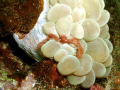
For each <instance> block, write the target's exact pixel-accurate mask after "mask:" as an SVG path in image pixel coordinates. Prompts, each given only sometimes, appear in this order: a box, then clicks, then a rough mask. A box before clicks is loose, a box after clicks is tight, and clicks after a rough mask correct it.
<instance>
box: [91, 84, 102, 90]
mask: <svg viewBox="0 0 120 90" xmlns="http://www.w3.org/2000/svg"><path fill="white" fill-rule="evenodd" d="M90 90H104V89H103V87H102V86H101V85H99V84H96V85H93V86H91V88H90Z"/></svg>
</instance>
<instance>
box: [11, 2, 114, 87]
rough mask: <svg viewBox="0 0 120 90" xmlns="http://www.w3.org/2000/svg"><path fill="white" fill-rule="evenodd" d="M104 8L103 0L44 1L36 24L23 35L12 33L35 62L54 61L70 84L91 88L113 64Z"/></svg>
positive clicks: (107, 13) (107, 17) (107, 72)
mask: <svg viewBox="0 0 120 90" xmlns="http://www.w3.org/2000/svg"><path fill="white" fill-rule="evenodd" d="M104 7H105V4H104V0H91V1H89V0H71V1H69V0H58V1H57V0H55V1H53V0H50V2H49V1H48V0H44V9H43V11H42V12H41V14H40V16H39V18H38V20H37V22H36V24H35V26H34V27H33V28H32V29H31V31H30V32H29V33H28V34H26V35H25V36H24V37H23V38H20V37H19V35H17V33H14V35H13V36H14V39H15V40H16V42H17V43H18V45H19V47H20V48H22V49H23V50H24V51H25V52H26V53H27V54H28V55H29V56H30V57H32V58H33V59H35V60H36V61H38V62H39V61H42V60H44V58H49V59H51V60H55V61H56V63H57V70H58V72H59V73H60V74H61V75H64V76H67V77H68V78H67V79H68V81H69V83H70V84H72V85H79V84H81V86H82V87H84V88H90V87H91V86H92V85H93V84H94V83H95V79H96V78H103V77H106V76H107V75H108V74H109V72H110V69H109V70H107V68H109V67H110V66H111V64H112V56H111V55H110V53H111V52H112V50H113V46H112V44H111V43H110V41H109V37H110V35H109V32H108V29H109V28H108V25H107V22H108V20H109V18H110V14H109V12H108V11H107V10H105V9H104ZM104 32H105V33H104ZM77 80H79V81H77Z"/></svg>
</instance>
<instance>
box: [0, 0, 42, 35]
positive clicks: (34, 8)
mask: <svg viewBox="0 0 120 90" xmlns="http://www.w3.org/2000/svg"><path fill="white" fill-rule="evenodd" d="M43 5H44V0H2V1H1V0H0V36H3V37H4V36H5V35H7V34H9V33H15V32H23V33H28V32H29V31H30V30H31V29H32V28H33V27H34V25H35V24H36V22H37V19H38V17H39V15H40V13H41V12H42V11H43Z"/></svg>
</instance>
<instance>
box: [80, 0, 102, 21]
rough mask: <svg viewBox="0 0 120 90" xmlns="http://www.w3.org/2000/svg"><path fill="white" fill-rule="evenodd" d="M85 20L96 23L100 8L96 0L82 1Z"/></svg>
mask: <svg viewBox="0 0 120 90" xmlns="http://www.w3.org/2000/svg"><path fill="white" fill-rule="evenodd" d="M82 6H83V7H84V8H85V11H86V16H87V18H91V19H94V20H95V21H97V20H98V19H99V18H100V16H101V6H100V3H99V1H98V0H83V5H82Z"/></svg>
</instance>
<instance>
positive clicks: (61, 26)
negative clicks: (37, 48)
mask: <svg viewBox="0 0 120 90" xmlns="http://www.w3.org/2000/svg"><path fill="white" fill-rule="evenodd" d="M70 29H71V22H70V21H69V20H68V19H66V18H61V19H59V20H58V21H57V23H56V30H57V32H58V34H59V35H66V36H70Z"/></svg>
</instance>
